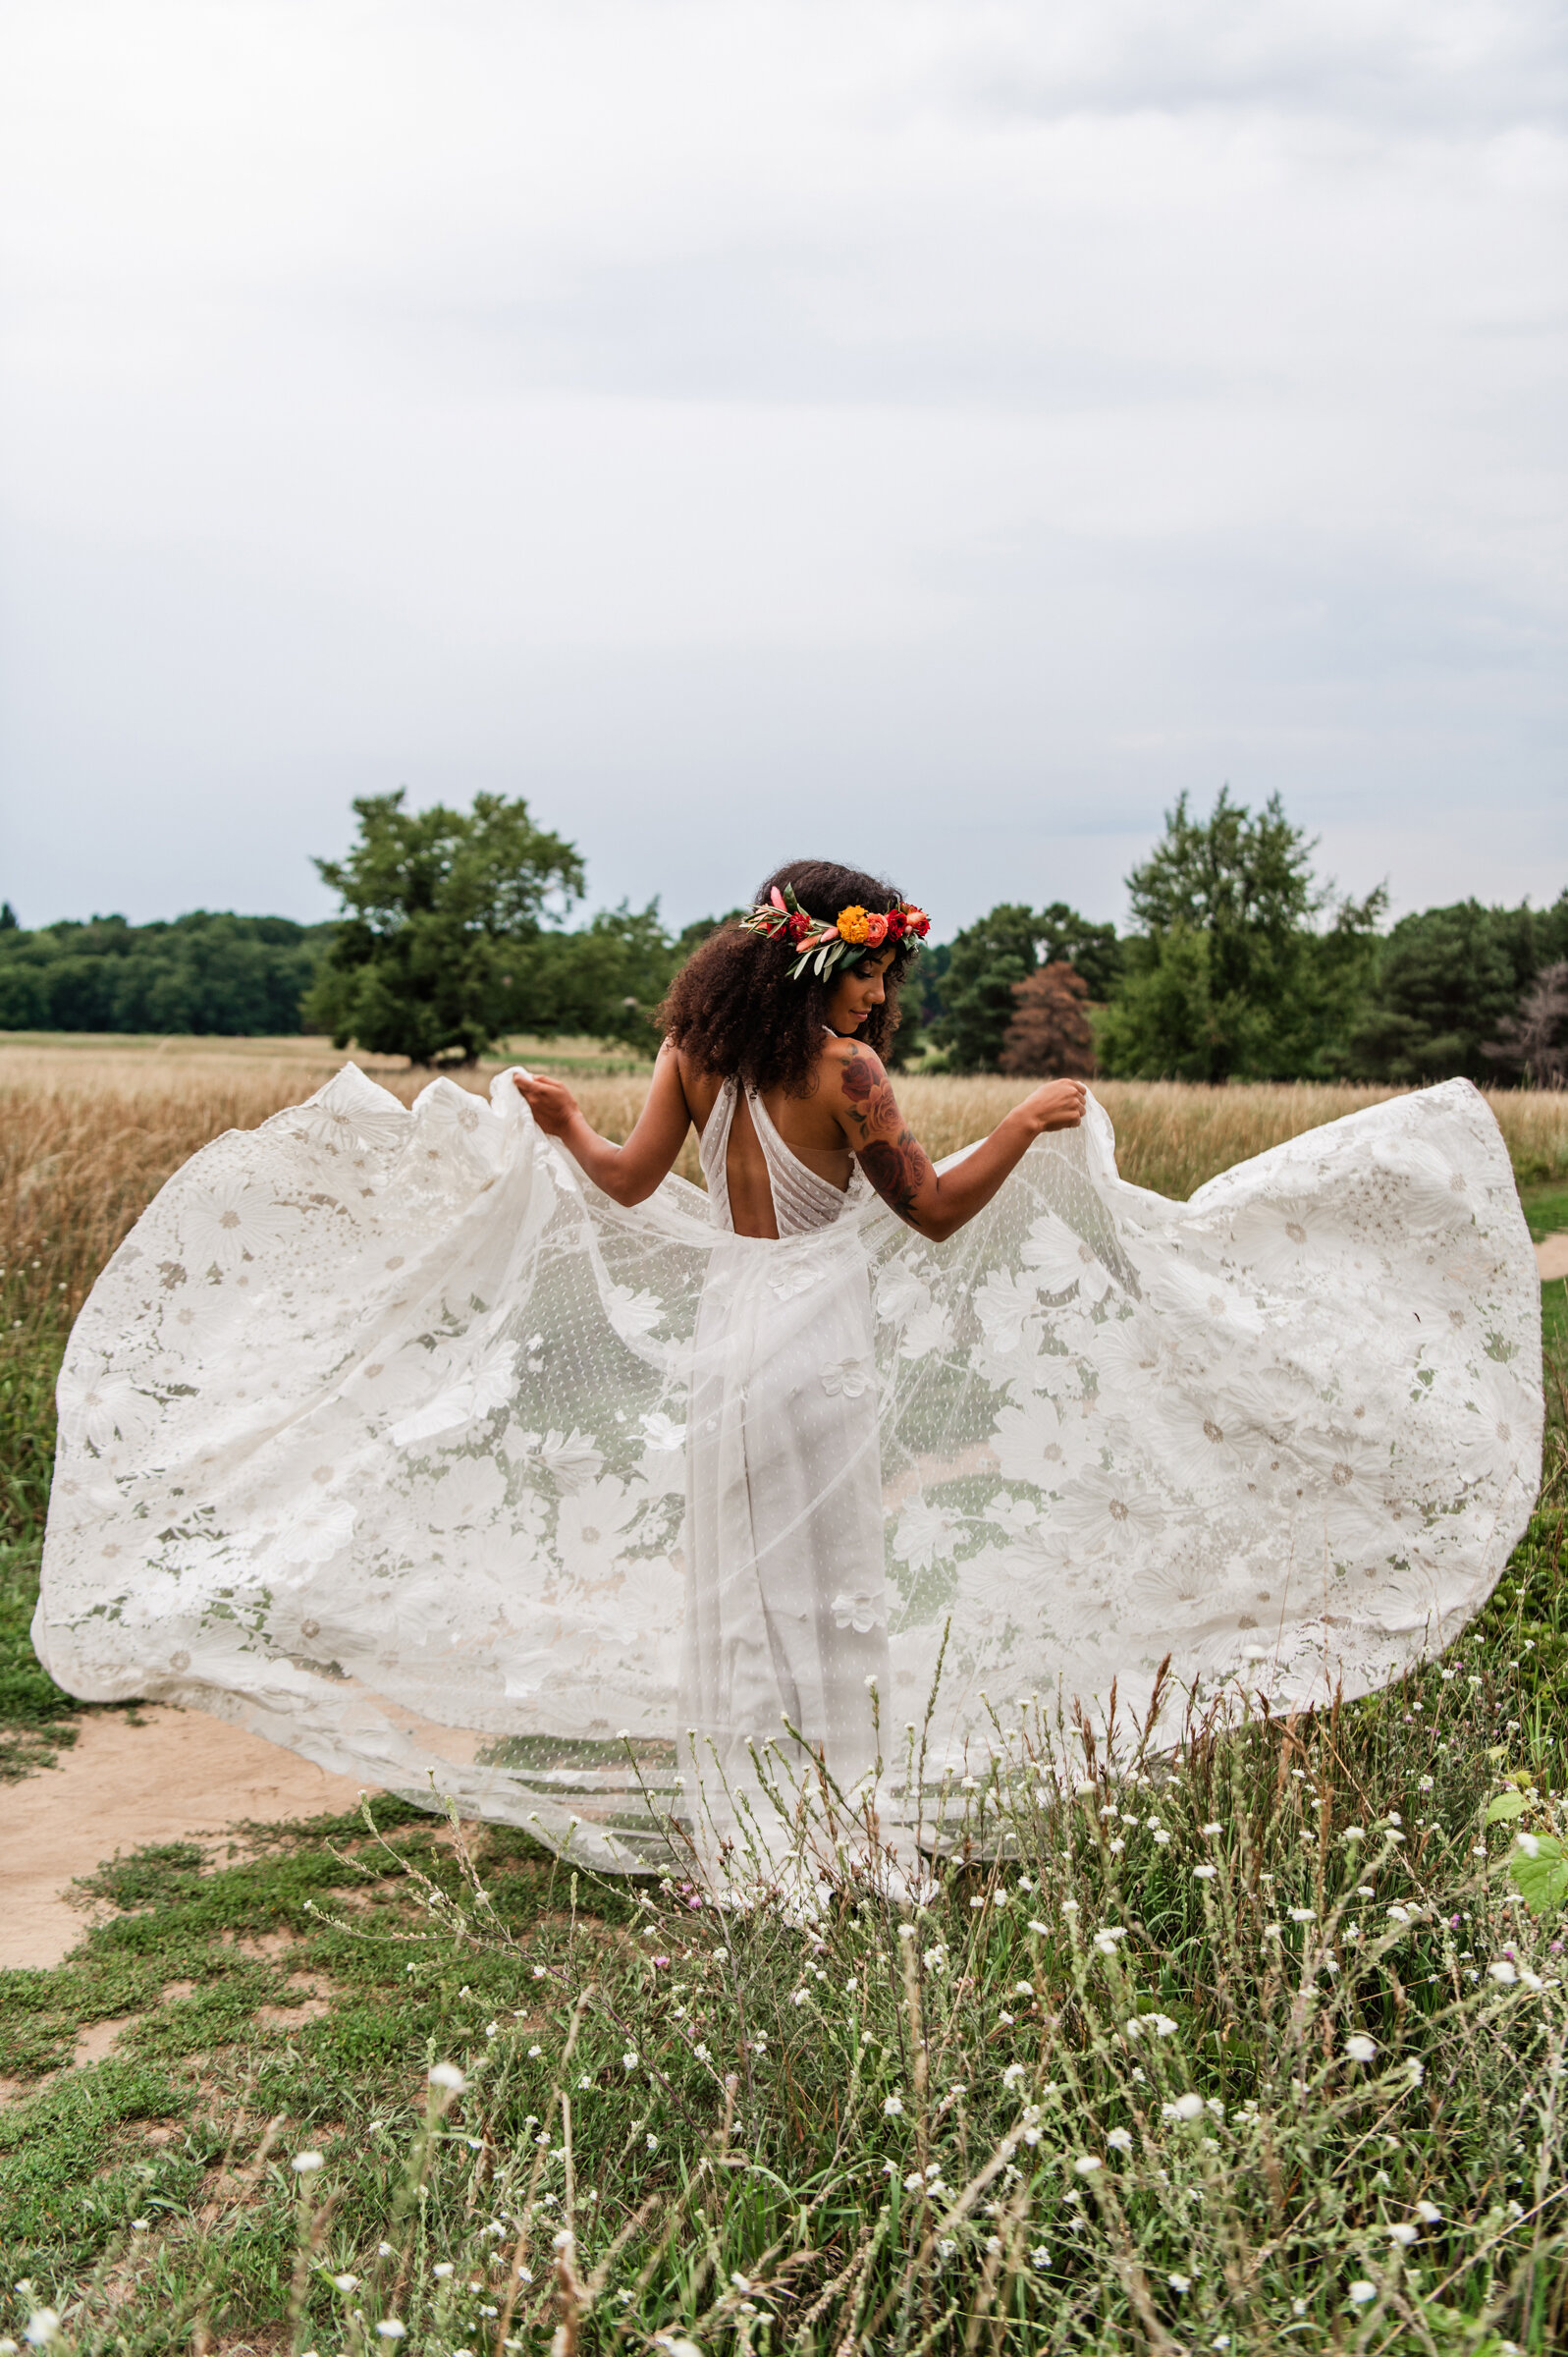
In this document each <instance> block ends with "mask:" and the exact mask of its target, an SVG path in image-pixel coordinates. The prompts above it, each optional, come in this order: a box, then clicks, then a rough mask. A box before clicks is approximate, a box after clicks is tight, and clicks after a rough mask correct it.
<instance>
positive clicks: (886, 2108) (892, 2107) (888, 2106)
mask: <svg viewBox="0 0 1568 2357" xmlns="http://www.w3.org/2000/svg"><path fill="white" fill-rule="evenodd" d="M882 2109H883V2114H884V2116H885V2117H886V2118H888V2119H901V2118H902V2117H903V2097H902V2096H901V2095H890V2096H889V2098H888V2100H887V2102H886V2103H885V2104H884V2105H883V2107H882Z"/></svg>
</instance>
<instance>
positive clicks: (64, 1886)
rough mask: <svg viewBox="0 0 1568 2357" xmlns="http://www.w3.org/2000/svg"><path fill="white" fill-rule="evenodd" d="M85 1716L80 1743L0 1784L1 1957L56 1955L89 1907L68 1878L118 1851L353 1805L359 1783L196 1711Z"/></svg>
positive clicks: (2, 1961) (77, 1931)
mask: <svg viewBox="0 0 1568 2357" xmlns="http://www.w3.org/2000/svg"><path fill="white" fill-rule="evenodd" d="M139 1716H140V1719H141V1722H142V1723H141V1725H140V1726H139V1727H134V1726H133V1725H132V1724H131V1721H130V1719H129V1717H127V1716H126V1715H125V1714H124V1713H122V1712H120V1711H103V1712H96V1711H95V1712H93V1713H92V1714H91V1716H90V1717H88V1718H85V1719H83V1720H82V1721H81V1725H80V1728H79V1732H78V1735H77V1740H76V1745H75V1747H74V1749H72V1750H70V1751H63V1752H61V1754H60V1765H59V1767H58V1768H45V1769H43V1770H42V1771H40V1773H39V1774H38V1775H36V1776H31V1777H28V1778H27V1779H26V1780H25V1781H23V1782H22V1783H19V1784H13V1785H11V1786H9V1787H8V1788H7V1789H6V1790H4V1791H3V1792H0V1966H8V1965H9V1966H14V1965H30V1966H34V1967H36V1966H43V1965H49V1964H58V1963H59V1961H60V1959H61V1957H62V1956H64V1955H65V1954H66V1952H67V1951H68V1949H70V1948H73V1947H75V1946H76V1944H77V1942H78V1941H79V1940H80V1939H81V1935H82V1932H83V1930H84V1929H85V1926H86V1917H85V1916H84V1915H83V1913H82V1911H81V1908H80V1907H79V1906H73V1905H72V1904H71V1903H70V1902H69V1900H68V1899H67V1897H66V1893H67V1891H69V1890H70V1888H71V1883H72V1879H73V1877H74V1876H76V1875H79V1874H90V1873H91V1872H92V1870H93V1868H94V1867H95V1866H98V1865H101V1864H102V1863H103V1861H104V1860H105V1859H106V1858H112V1857H113V1856H114V1854H115V1852H116V1850H132V1849H144V1848H146V1847H147V1846H148V1845H149V1844H150V1843H152V1842H155V1841H202V1840H209V1841H210V1840H212V1839H213V1838H214V1837H215V1836H219V1835H221V1834H223V1833H224V1832H225V1831H226V1830H227V1829H228V1828H229V1827H230V1826H232V1825H234V1824H236V1823H237V1822H238V1821H239V1820H240V1819H241V1818H251V1819H254V1820H256V1821H257V1822H259V1823H261V1824H270V1823H272V1822H274V1821H276V1820H277V1819H278V1818H280V1817H317V1816H320V1815H321V1814H322V1813H323V1812H324V1811H326V1810H329V1809H331V1810H342V1809H351V1808H353V1807H354V1806H355V1805H356V1803H357V1801H358V1797H359V1792H360V1789H361V1787H360V1785H359V1784H358V1782H357V1781H355V1780H354V1779H353V1778H351V1777H347V1776H328V1775H327V1773H326V1771H325V1770H324V1769H321V1768H317V1767H316V1766H314V1764H313V1763H312V1762H311V1761H309V1760H301V1759H298V1758H297V1756H296V1755H295V1753H293V1752H292V1751H281V1750H280V1749H279V1748H278V1746H277V1745H276V1744H275V1743H269V1742H267V1741H266V1739H265V1738H264V1737H263V1736H261V1735H252V1734H247V1733H245V1732H244V1731H243V1728H241V1727H228V1726H226V1725H225V1724H224V1722H223V1721H222V1720H221V1719H209V1718H208V1717H207V1716H206V1715H205V1713H204V1712H200V1711H176V1710H169V1709H165V1708H161V1707H158V1708H152V1709H148V1710H146V1711H143V1712H141V1713H140V1714H139Z"/></svg>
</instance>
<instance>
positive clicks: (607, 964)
mask: <svg viewBox="0 0 1568 2357" xmlns="http://www.w3.org/2000/svg"><path fill="white" fill-rule="evenodd" d="M710 930H711V927H706V926H705V927H704V928H703V938H706V935H707V933H708V932H709V931H710ZM688 954H689V953H688ZM682 962H683V959H682V958H681V955H680V948H679V944H678V943H677V942H673V941H672V940H671V938H670V936H669V934H668V933H667V932H666V931H665V929H664V926H663V925H662V924H661V922H660V920H659V904H658V902H657V901H650V902H649V904H648V905H647V907H646V908H629V907H627V905H626V904H625V903H624V902H622V904H621V906H620V907H619V908H602V909H600V910H599V912H598V914H597V915H595V916H593V917H591V918H590V919H589V921H588V923H587V924H586V925H583V926H580V927H579V928H578V929H577V930H576V931H574V932H570V933H564V932H541V933H540V934H539V936H538V938H537V940H535V941H534V942H532V943H531V944H530V945H529V946H528V947H527V948H526V949H525V950H524V951H523V952H522V953H521V955H520V957H519V959H517V961H516V963H517V972H516V977H515V989H514V995H513V997H512V999H511V1000H510V1001H509V1007H510V1015H509V1020H508V1023H507V1028H508V1029H509V1030H514V1031H524V1032H532V1033H533V1034H534V1035H535V1036H537V1037H540V1038H547V1037H549V1036H551V1035H552V1034H557V1033H561V1032H568V1033H571V1032H580V1033H583V1034H585V1035H586V1036H588V1037H590V1038H593V1039H613V1040H620V1041H622V1042H623V1044H624V1045H625V1046H627V1047H629V1048H635V1049H637V1050H638V1051H639V1053H641V1054H643V1055H645V1056H652V1055H654V1054H656V1053H657V1051H658V1046H659V1040H660V1036H661V1035H660V1032H659V1030H658V1027H657V1025H656V1024H655V1022H654V1019H653V1018H654V1014H655V1013H656V1012H657V1010H658V1007H659V1003H660V1001H661V1000H662V999H663V997H664V995H665V992H666V991H667V990H668V989H669V987H670V984H671V981H672V980H673V978H674V976H675V973H676V967H677V966H678V965H680V964H681V963H682Z"/></svg>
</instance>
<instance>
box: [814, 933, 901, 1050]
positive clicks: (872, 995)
mask: <svg viewBox="0 0 1568 2357" xmlns="http://www.w3.org/2000/svg"><path fill="white" fill-rule="evenodd" d="M892 959H893V953H892V950H871V951H868V952H867V954H866V956H865V957H864V958H857V959H856V960H855V962H854V964H853V965H850V964H848V963H847V962H845V963H844V964H843V965H840V966H839V968H838V977H837V979H836V980H835V982H834V986H833V988H832V990H831V991H830V992H829V993H828V1022H829V1025H830V1027H831V1028H832V1029H833V1030H835V1031H837V1032H838V1036H839V1038H840V1039H852V1038H853V1037H854V1034H855V1033H856V1032H857V1031H858V1030H859V1029H860V1028H861V1026H862V1024H863V1023H864V1022H865V1019H866V1017H867V1015H868V1014H870V1013H871V1011H872V1009H873V1008H874V1007H880V1006H881V1005H882V1003H883V1000H884V999H885V998H886V997H887V995H888V994H887V992H886V991H885V990H884V988H883V985H882V977H883V975H884V974H885V973H886V972H887V970H888V968H889V966H890V965H892Z"/></svg>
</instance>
